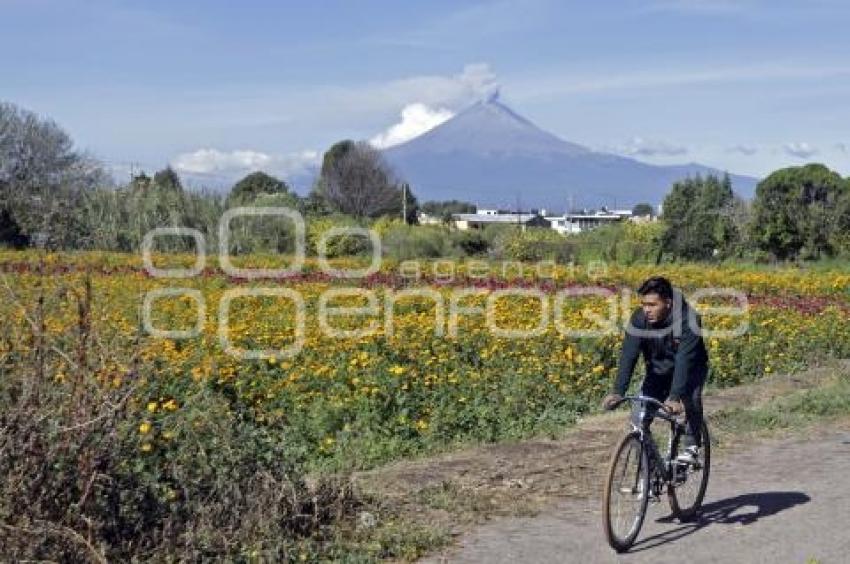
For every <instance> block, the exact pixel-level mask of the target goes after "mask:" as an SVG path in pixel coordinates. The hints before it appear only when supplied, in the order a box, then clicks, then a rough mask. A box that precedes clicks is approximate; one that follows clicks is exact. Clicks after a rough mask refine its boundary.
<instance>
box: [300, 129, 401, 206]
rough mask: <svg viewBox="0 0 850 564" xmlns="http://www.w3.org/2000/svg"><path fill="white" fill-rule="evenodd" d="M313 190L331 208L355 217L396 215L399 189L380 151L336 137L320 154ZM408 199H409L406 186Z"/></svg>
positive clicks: (365, 144)
mask: <svg viewBox="0 0 850 564" xmlns="http://www.w3.org/2000/svg"><path fill="white" fill-rule="evenodd" d="M317 191H318V193H319V194H320V195H321V197H322V198H323V199H324V200H325V201H326V202H327V204H328V206H329V207H330V208H331V209H333V210H334V211H338V212H341V213H344V214H348V215H353V216H355V217H378V216H381V215H397V214H398V215H400V214H401V211H402V207H403V192H402V189H401V184H400V182H399V180H398V179H397V178H396V177H395V175H394V173H393V172H392V170H391V169H390V167H389V166H388V165H387V164H386V162H385V161H384V159H383V157H382V156H381V153H380V151H378V150H377V149H375V148H374V147H372V146H371V145H369V144H368V143H366V142H358V143H355V142H353V141H349V140H346V141H340V142H339V143H336V144H335V145H333V146H332V147H331V148H330V149H329V150H328V151H327V152H326V153H325V155H324V159H323V162H322V169H321V174H320V176H319V182H318V184H317ZM407 194H408V198H409V199H408V203H410V202H411V201H412V196H413V195H412V194H410V192H409V190H408V191H407Z"/></svg>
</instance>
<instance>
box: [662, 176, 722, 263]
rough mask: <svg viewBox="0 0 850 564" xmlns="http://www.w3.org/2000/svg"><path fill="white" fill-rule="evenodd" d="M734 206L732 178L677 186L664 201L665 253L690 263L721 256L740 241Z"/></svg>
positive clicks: (690, 180)
mask: <svg viewBox="0 0 850 564" xmlns="http://www.w3.org/2000/svg"><path fill="white" fill-rule="evenodd" d="M733 203H734V194H733V192H732V183H731V181H730V180H729V176H728V175H726V176H725V177H724V178H723V179H722V180H721V179H718V178H717V177H715V176H711V175H709V176H707V177H706V178H704V179H703V178H702V177H700V176H696V177H695V178H688V179H686V180H683V181H680V182H676V183H675V184H674V185H673V189H672V190H671V191H670V193H669V194H668V195H667V197H666V198H665V199H664V214H663V219H664V221H665V223H666V224H667V231H666V232H665V233H664V237H663V246H664V250H665V251H669V252H670V253H672V254H673V255H674V256H676V257H680V258H685V259H690V260H707V259H710V258H712V257H715V256H717V255H718V254H719V253H720V252H721V251H722V250H723V249H725V248H727V247H728V246H730V245H731V244H732V243H733V242H734V241H735V239H736V238H737V237H738V234H737V233H736V230H735V226H734V224H733V222H732V220H731V213H730V209H731V207H732V206H733Z"/></svg>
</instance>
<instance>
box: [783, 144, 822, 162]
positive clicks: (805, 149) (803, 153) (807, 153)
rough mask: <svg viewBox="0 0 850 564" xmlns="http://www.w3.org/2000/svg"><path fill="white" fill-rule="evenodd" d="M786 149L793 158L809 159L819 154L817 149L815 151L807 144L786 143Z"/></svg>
mask: <svg viewBox="0 0 850 564" xmlns="http://www.w3.org/2000/svg"><path fill="white" fill-rule="evenodd" d="M784 149H785V152H786V153H788V154H789V155H791V156H792V157H797V158H800V159H807V158H809V157H811V156H812V155H814V154H815V153H817V152H818V150H817V149H815V148H814V147H812V146H811V145H809V144H808V143H806V142H802V143H786V144H785V147H784Z"/></svg>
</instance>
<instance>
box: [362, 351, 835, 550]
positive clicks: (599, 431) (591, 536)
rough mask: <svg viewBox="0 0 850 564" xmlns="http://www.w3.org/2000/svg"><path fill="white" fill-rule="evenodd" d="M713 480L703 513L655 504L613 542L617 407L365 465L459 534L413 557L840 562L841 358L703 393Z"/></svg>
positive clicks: (620, 425) (414, 510)
mask: <svg viewBox="0 0 850 564" xmlns="http://www.w3.org/2000/svg"><path fill="white" fill-rule="evenodd" d="M705 405H706V410H707V412H708V413H709V421H710V424H711V425H712V430H713V431H712V432H713V442H714V443H715V444H716V447H715V449H714V452H713V464H712V475H711V481H710V483H709V487H708V493H707V495H706V499H705V502H704V507H703V511H702V514H701V517H699V518H697V519H696V520H695V521H694V522H691V523H679V522H678V521H675V520H671V519H670V518H669V514H670V510H669V505H668V504H667V500H666V496H664V497H663V498H662V500H661V502H660V503H653V504H651V505H650V510H649V513H648V515H647V519H646V522H645V523H644V527H643V529H642V531H641V534H640V536H639V538H638V542H637V543H636V545H635V546H634V547H633V549H632V551H631V552H630V553H627V554H623V555H617V554H616V553H614V551H613V550H611V549H610V547H609V546H608V545H607V543H606V541H605V538H604V535H603V532H602V521H601V490H602V485H603V483H604V477H605V473H606V470H607V464H608V461H609V457H610V454H611V448H612V447H613V445H614V444H615V442H616V440H617V438H618V437H619V436H621V434H622V433H623V432H624V430H625V426H626V420H627V417H628V414H627V412H626V411H618V412H616V413H608V414H601V415H596V416H593V417H589V418H587V419H586V420H584V421H581V422H579V424H578V425H577V426H576V427H575V428H573V429H571V430H569V431H568V432H567V433H566V434H565V436H563V437H562V438H559V439H557V440H532V441H523V442H518V443H512V444H510V443H508V444H498V445H489V446H481V447H476V448H472V449H466V450H462V451H456V452H451V453H447V454H444V455H440V456H436V457H433V458H428V459H421V460H412V461H405V462H402V463H398V464H395V465H391V466H388V467H384V468H381V469H377V470H374V471H371V472H368V473H364V474H362V475H360V476H359V477H358V480H359V481H361V485H363V486H364V487H366V489H369V486H370V484H372V485H374V490H373V491H377V490H380V491H381V492H382V493H383V495H384V496H385V499H390V500H392V502H393V503H395V504H396V505H395V506H396V507H397V508H401V511H402V512H403V513H405V514H406V515H407V516H408V517H414V518H416V519H417V520H418V521H419V522H420V523H427V524H429V525H430V526H433V527H434V528H436V529H440V528H442V530H443V532H444V533H445V534H448V535H451V536H452V537H453V538H454V540H453V542H451V543H450V544H448V545H446V546H443V547H442V548H440V549H437V550H436V551H434V552H432V553H431V554H430V555H429V556H427V557H426V558H424V559H423V560H422V561H423V562H427V563H440V562H486V563H493V562H505V563H508V562H511V563H513V562H523V563H525V562H554V563H557V562H653V563H657V562H682V561H687V562H771V563H781V562H800V563H807V562H822V563H828V562H846V561H847V558H848V556H847V555H848V554H850V534H848V532H847V527H848V524H850V471H848V468H850V360H840V361H832V362H828V363H826V364H824V365H822V366H820V367H816V368H812V369H810V370H807V371H805V372H802V373H799V374H795V375H782V376H779V375H776V376H774V377H771V378H767V379H764V380H761V381H759V382H757V383H754V384H750V385H746V386H739V387H735V388H727V389H723V390H714V391H710V392H708V393H707V394H706V398H705Z"/></svg>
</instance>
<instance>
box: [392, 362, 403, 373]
mask: <svg viewBox="0 0 850 564" xmlns="http://www.w3.org/2000/svg"><path fill="white" fill-rule="evenodd" d="M390 372H391V373H392V374H395V375H396V376H400V375H402V374H404V366H399V365H398V364H396V365H394V366H393V367H391V368H390Z"/></svg>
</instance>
